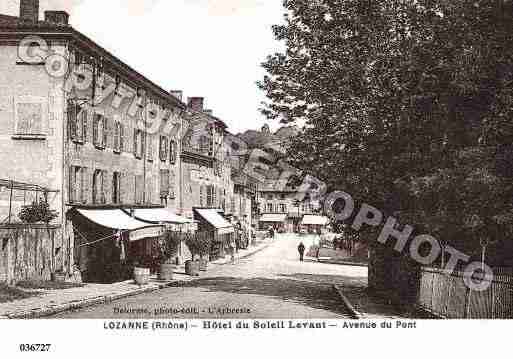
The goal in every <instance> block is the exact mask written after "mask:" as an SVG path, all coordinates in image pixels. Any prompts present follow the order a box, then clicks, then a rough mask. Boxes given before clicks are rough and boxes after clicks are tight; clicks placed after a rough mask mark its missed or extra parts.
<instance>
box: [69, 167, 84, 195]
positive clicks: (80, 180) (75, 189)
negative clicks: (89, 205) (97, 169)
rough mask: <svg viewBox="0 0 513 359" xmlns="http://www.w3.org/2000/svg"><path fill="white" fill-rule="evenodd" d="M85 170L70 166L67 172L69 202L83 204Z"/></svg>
mask: <svg viewBox="0 0 513 359" xmlns="http://www.w3.org/2000/svg"><path fill="white" fill-rule="evenodd" d="M86 174H87V169H86V168H84V167H79V166H71V167H70V171H69V202H70V203H85V201H86V197H85V192H86V185H87V183H86V177H85V176H86Z"/></svg>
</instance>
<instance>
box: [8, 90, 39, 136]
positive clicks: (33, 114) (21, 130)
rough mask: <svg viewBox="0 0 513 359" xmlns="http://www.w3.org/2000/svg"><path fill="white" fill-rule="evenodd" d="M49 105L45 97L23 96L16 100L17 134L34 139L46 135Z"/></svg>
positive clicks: (15, 129)
mask: <svg viewBox="0 0 513 359" xmlns="http://www.w3.org/2000/svg"><path fill="white" fill-rule="evenodd" d="M46 108H47V105H46V102H45V100H44V99H43V98H37V97H23V98H17V99H16V101H15V110H14V113H15V116H16V120H15V128H14V132H15V136H19V137H21V138H29V139H32V138H33V137H35V138H40V137H43V139H44V136H45V130H46V128H45V121H46V117H47V115H46V113H47V109H46Z"/></svg>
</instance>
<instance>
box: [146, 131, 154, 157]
mask: <svg viewBox="0 0 513 359" xmlns="http://www.w3.org/2000/svg"><path fill="white" fill-rule="evenodd" d="M147 142H148V146H147V147H148V149H147V155H146V158H147V159H148V161H149V162H153V137H152V136H151V135H150V134H148V135H147Z"/></svg>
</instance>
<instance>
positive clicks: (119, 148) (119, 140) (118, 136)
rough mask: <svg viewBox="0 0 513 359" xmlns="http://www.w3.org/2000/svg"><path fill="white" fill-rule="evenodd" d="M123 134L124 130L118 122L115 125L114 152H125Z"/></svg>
mask: <svg viewBox="0 0 513 359" xmlns="http://www.w3.org/2000/svg"><path fill="white" fill-rule="evenodd" d="M123 132H124V128H123V125H122V124H121V122H119V121H116V123H115V124H114V152H115V153H121V152H123V142H124V138H123Z"/></svg>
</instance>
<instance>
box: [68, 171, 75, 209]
mask: <svg viewBox="0 0 513 359" xmlns="http://www.w3.org/2000/svg"><path fill="white" fill-rule="evenodd" d="M68 190H69V193H68V195H69V202H70V203H73V202H75V166H70V168H69V188H68Z"/></svg>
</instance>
